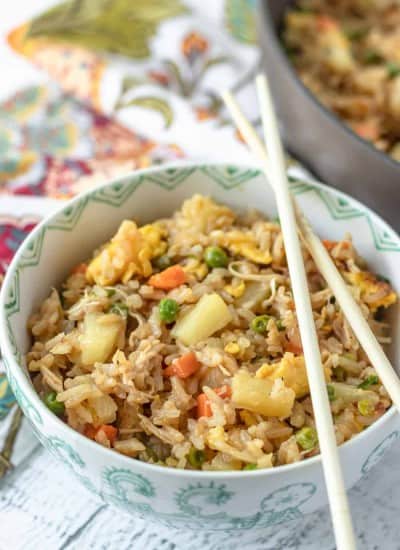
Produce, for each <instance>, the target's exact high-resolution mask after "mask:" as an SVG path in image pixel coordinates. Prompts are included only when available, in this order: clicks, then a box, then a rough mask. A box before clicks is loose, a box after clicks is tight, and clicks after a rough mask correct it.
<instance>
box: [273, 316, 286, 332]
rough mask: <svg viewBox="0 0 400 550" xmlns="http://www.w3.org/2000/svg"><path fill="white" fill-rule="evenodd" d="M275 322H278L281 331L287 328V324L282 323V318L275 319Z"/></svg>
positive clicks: (277, 326)
mask: <svg viewBox="0 0 400 550" xmlns="http://www.w3.org/2000/svg"><path fill="white" fill-rule="evenodd" d="M275 324H276V328H277V329H278V330H279V332H282V331H283V330H285V326H284V324H283V323H282V321H281V320H280V319H277V320H276V321H275Z"/></svg>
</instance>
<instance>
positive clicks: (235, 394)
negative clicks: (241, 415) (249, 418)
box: [232, 371, 295, 418]
mask: <svg viewBox="0 0 400 550" xmlns="http://www.w3.org/2000/svg"><path fill="white" fill-rule="evenodd" d="M276 384H279V382H278V381H273V380H269V379H267V378H256V377H254V376H252V375H251V374H249V373H248V372H246V371H239V372H237V373H236V374H235V375H234V377H233V378H232V401H233V403H234V405H235V406H236V407H237V408H241V409H247V410H248V411H252V412H255V413H259V414H263V415H265V416H277V417H279V418H287V417H288V416H290V415H291V413H292V409H293V404H294V400H295V392H294V391H293V390H292V389H291V388H286V387H285V386H284V385H282V386H281V387H280V388H278V389H277V388H276Z"/></svg>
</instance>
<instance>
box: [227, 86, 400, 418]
mask: <svg viewBox="0 0 400 550" xmlns="http://www.w3.org/2000/svg"><path fill="white" fill-rule="evenodd" d="M223 98H224V100H225V103H226V105H227V107H228V109H229V111H230V112H231V115H232V118H233V119H234V121H235V123H236V125H237V127H238V128H239V130H240V132H241V133H242V135H243V138H244V139H245V141H246V143H247V144H248V146H249V148H250V149H251V150H252V151H253V152H254V153H255V155H256V156H257V157H258V158H259V159H260V160H261V161H262V162H263V164H264V163H265V166H267V165H266V163H267V162H269V160H268V155H267V153H266V150H265V148H264V145H263V143H262V142H261V140H260V138H259V137H258V135H257V133H256V131H255V129H254V128H253V126H252V125H251V124H250V123H249V122H248V121H247V120H246V119H245V117H244V115H243V113H242V112H241V110H240V107H239V106H238V104H237V103H236V101H235V100H234V99H233V97H232V96H231V95H230V94H229V93H225V94H223ZM271 184H272V182H271ZM292 201H293V203H294V207H295V212H296V220H297V224H298V227H299V229H300V231H301V233H302V236H303V238H304V241H305V243H306V244H307V246H308V249H309V251H310V254H311V256H312V257H313V260H314V262H315V264H316V266H317V267H318V269H319V271H320V273H321V275H322V276H323V277H324V279H325V281H326V282H327V284H328V286H329V288H330V289H331V290H332V292H333V294H334V296H335V298H336V299H337V301H338V304H339V305H340V307H341V309H342V311H343V313H344V315H345V317H346V319H347V322H348V323H349V325H350V326H351V328H352V329H353V331H354V334H355V335H356V337H357V339H358V341H359V342H360V344H361V346H362V348H363V350H364V351H365V353H366V354H367V356H368V358H369V360H370V361H371V364H372V365H373V366H374V368H375V370H376V372H377V374H378V376H379V378H380V380H381V382H382V384H383V385H384V387H385V389H386V391H387V392H388V394H389V396H390V398H391V400H392V401H393V403H394V405H395V406H396V408H397V410H398V411H399V412H400V378H399V376H398V374H397V373H396V371H395V370H394V368H393V366H392V365H391V363H390V361H389V359H388V358H387V356H386V354H385V352H384V351H383V349H382V346H381V345H380V343H379V342H378V340H377V338H376V336H375V334H374V333H373V331H372V329H371V327H370V326H369V324H368V322H367V320H366V319H365V317H364V315H363V313H362V311H361V309H360V307H359V305H358V304H357V302H356V301H355V299H354V297H353V295H352V294H351V292H350V290H349V289H348V287H347V285H346V283H345V281H344V280H343V277H342V276H341V274H340V273H339V271H338V269H337V267H336V265H335V263H334V262H333V260H332V258H331V256H330V254H329V252H328V251H327V250H326V248H325V247H324V245H323V244H322V242H321V240H320V239H319V237H318V236H317V235H316V234H315V233H314V231H313V229H312V227H311V225H310V224H309V222H308V221H307V219H306V217H305V215H304V213H303V212H302V211H301V209H300V207H299V205H298V204H297V201H296V200H295V199H294V197H292Z"/></svg>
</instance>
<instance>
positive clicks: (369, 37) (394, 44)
mask: <svg viewBox="0 0 400 550" xmlns="http://www.w3.org/2000/svg"><path fill="white" fill-rule="evenodd" d="M283 41H284V45H285V47H286V50H287V52H288V55H289V57H290V59H291V61H292V62H293V64H294V67H295V69H296V70H297V72H298V74H299V77H300V78H301V80H302V81H303V83H304V84H305V85H306V86H307V87H308V88H309V89H310V90H311V91H312V92H313V93H314V94H315V95H316V96H317V97H318V99H319V100H320V101H321V102H322V103H323V104H324V105H325V106H326V107H328V108H329V109H331V110H332V111H334V112H335V113H336V114H337V115H338V116H340V117H341V118H342V119H343V120H344V121H345V122H346V123H347V124H348V125H349V126H350V127H351V128H352V129H353V131H354V132H356V133H357V134H358V135H359V136H361V137H362V138H364V139H366V140H368V141H371V142H372V143H373V144H374V145H375V147H377V148H378V149H380V150H382V151H384V152H386V153H388V154H389V155H391V156H392V158H393V159H395V160H397V161H400V3H399V2H398V1H397V0H369V1H365V0H299V1H298V2H296V4H295V7H294V8H293V9H290V10H289V11H288V13H287V14H286V17H285V25H284V30H283Z"/></svg>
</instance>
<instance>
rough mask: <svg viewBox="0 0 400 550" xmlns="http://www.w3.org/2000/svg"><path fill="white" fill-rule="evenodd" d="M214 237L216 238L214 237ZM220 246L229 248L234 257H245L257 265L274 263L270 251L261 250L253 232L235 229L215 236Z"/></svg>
mask: <svg viewBox="0 0 400 550" xmlns="http://www.w3.org/2000/svg"><path fill="white" fill-rule="evenodd" d="M213 237H214V236H213ZM215 237H216V240H217V241H218V244H219V245H220V246H222V247H223V248H227V249H228V250H230V252H231V253H232V254H233V255H236V256H244V257H245V258H247V259H248V260H250V261H251V262H254V263H256V264H265V265H268V264H270V263H271V262H272V256H271V254H270V251H269V250H261V249H260V248H259V246H258V243H257V241H256V239H255V237H254V234H253V233H252V232H251V231H240V230H239V229H235V230H232V231H228V232H226V233H223V234H218V235H216V236H215Z"/></svg>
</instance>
